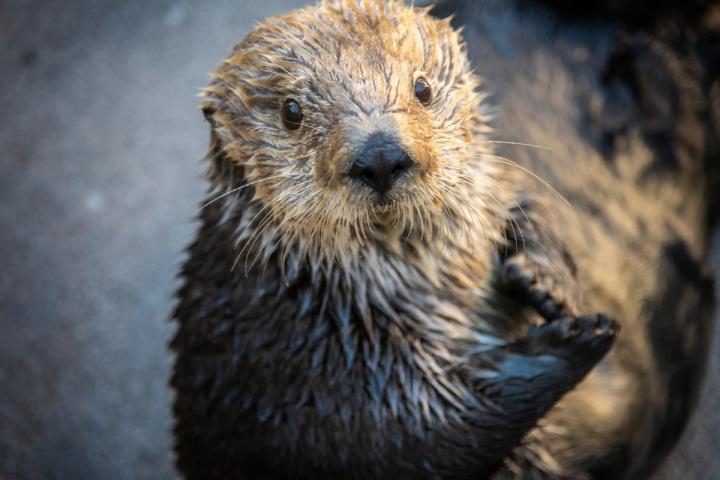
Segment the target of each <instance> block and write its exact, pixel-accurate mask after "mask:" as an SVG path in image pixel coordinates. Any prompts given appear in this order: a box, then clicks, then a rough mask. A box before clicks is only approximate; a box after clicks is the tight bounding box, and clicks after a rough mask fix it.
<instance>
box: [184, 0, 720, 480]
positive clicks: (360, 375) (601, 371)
mask: <svg viewBox="0 0 720 480" xmlns="http://www.w3.org/2000/svg"><path fill="white" fill-rule="evenodd" d="M522 5H524V6H522V7H518V8H517V9H516V7H514V6H512V5H509V4H507V3H505V4H501V3H499V2H494V1H488V2H483V3H482V4H481V5H480V4H475V3H471V2H467V3H466V4H464V3H463V2H447V3H445V4H442V5H441V6H440V7H439V10H438V11H437V12H436V13H437V14H438V15H441V14H442V13H443V12H445V13H447V12H450V11H457V10H458V9H461V10H462V15H458V17H457V18H458V19H462V22H463V23H468V24H469V25H468V28H467V29H466V31H465V38H466V40H467V42H468V47H469V54H470V56H471V58H472V61H473V64H474V66H475V68H476V70H477V72H478V73H479V74H480V75H481V76H482V77H484V78H485V79H486V80H487V83H484V84H483V86H482V89H483V91H489V92H490V93H492V95H493V97H492V100H491V103H493V104H496V105H497V108H496V110H497V119H495V120H493V121H492V122H491V125H492V127H493V129H492V131H490V132H487V131H485V130H483V129H482V128H481V127H474V129H473V130H472V133H473V135H475V139H476V141H477V142H485V141H488V142H492V141H494V140H496V139H497V140H498V141H506V142H522V143H528V144H534V145H542V146H548V147H550V148H551V150H547V149H544V148H535V147H531V146H522V145H508V144H498V145H496V146H497V147H499V148H497V149H496V151H494V152H490V151H489V150H488V151H483V152H480V153H478V155H479V156H480V158H483V156H482V155H483V154H485V155H487V156H486V157H484V158H485V160H484V161H485V162H486V163H489V162H492V161H493V160H496V161H498V162H505V160H504V159H505V158H509V159H511V160H512V161H514V162H517V163H518V164H519V165H520V166H522V168H524V169H529V170H531V171H532V172H534V173H535V174H536V175H538V176H540V177H542V178H543V179H546V180H547V182H549V183H550V184H551V185H552V186H553V187H554V188H555V189H557V190H558V191H559V194H558V193H556V192H553V191H552V190H551V189H550V188H547V186H545V185H544V184H543V183H542V182H540V181H538V180H537V179H536V178H534V177H532V176H530V175H528V174H526V173H525V172H524V171H522V170H518V169H517V168H514V167H512V166H510V165H507V164H506V163H500V164H499V165H496V167H497V168H499V169H500V170H498V171H493V172H491V173H486V172H482V173H479V174H478V175H479V176H482V175H486V174H487V175H488V177H489V178H491V180H493V179H494V180H495V181H498V182H502V183H503V185H502V186H503V187H504V188H502V189H500V190H499V191H496V192H495V193H496V195H497V198H496V199H495V200H497V202H498V203H499V204H500V205H499V206H498V207H497V208H496V207H495V206H494V207H493V209H490V207H487V208H488V209H487V210H483V208H485V207H483V208H480V207H479V206H478V207H477V208H478V211H482V212H483V213H485V214H486V215H490V214H492V216H493V218H486V220H487V223H486V224H485V225H484V227H485V228H486V229H489V232H488V231H486V230H485V229H479V228H478V230H477V231H476V232H475V233H476V235H478V236H482V237H484V238H483V241H482V243H481V245H482V246H483V247H485V248H484V249H481V250H479V251H477V252H473V254H472V255H469V254H467V252H465V250H464V248H463V247H462V244H461V243H460V242H461V237H463V236H462V235H458V238H459V239H456V240H454V241H456V242H458V245H455V244H454V243H452V242H453V240H452V239H451V238H448V239H446V240H449V242H448V245H447V246H446V248H445V249H440V250H434V249H435V248H436V246H435V244H434V243H433V241H434V240H433V238H436V237H430V238H426V237H425V236H422V235H420V234H415V233H413V231H412V230H410V229H411V228H412V227H407V228H408V229H409V230H407V232H408V233H407V235H406V236H403V235H404V234H403V235H401V236H400V238H399V239H395V237H393V235H392V228H391V227H388V226H386V227H384V228H386V229H385V230H383V227H382V225H380V226H376V227H375V228H377V230H375V231H373V232H371V234H370V236H369V237H368V238H367V239H366V244H364V247H363V248H366V250H361V251H362V252H364V254H366V256H364V257H362V260H360V261H356V260H352V261H350V263H349V264H345V265H342V264H341V263H342V260H341V261H340V262H337V261H336V260H337V258H333V261H323V262H313V260H312V258H313V257H312V255H313V252H315V250H313V248H314V246H313V245H312V244H311V245H310V246H309V247H308V248H307V249H304V248H298V249H296V250H293V246H292V245H291V246H289V247H288V246H284V245H282V244H281V243H279V242H280V240H278V239H277V238H276V237H274V236H273V235H275V233H274V232H273V231H270V232H269V233H267V234H266V235H265V236H262V235H260V234H259V235H256V236H254V235H253V233H254V232H257V231H259V230H262V227H263V226H264V225H267V224H271V223H272V222H273V221H275V220H277V218H278V217H267V215H268V214H267V212H268V209H267V208H266V207H267V203H266V201H267V200H268V198H271V197H267V196H265V197H263V195H264V194H263V192H262V190H258V188H262V185H264V183H270V182H272V180H268V181H267V182H264V183H257V186H255V185H248V184H249V183H252V181H255V178H254V177H249V175H254V174H255V171H254V170H253V168H255V169H258V168H261V167H252V168H251V167H249V166H248V165H243V164H242V162H241V160H242V159H238V158H234V157H233V155H237V150H233V149H229V148H227V147H226V144H225V142H227V141H228V138H231V134H232V133H233V132H230V130H231V129H232V125H240V127H238V128H240V129H242V128H245V127H247V125H246V124H245V123H243V122H246V120H245V119H243V118H242V116H241V115H238V113H237V112H233V114H231V113H230V111H231V110H230V107H229V106H228V104H229V103H230V102H229V100H228V103H225V100H227V99H226V98H225V97H224V96H223V95H227V94H228V93H227V92H226V93H225V94H222V93H218V92H220V91H221V90H220V88H221V87H218V86H217V85H216V86H214V87H211V89H210V90H209V92H210V93H209V97H210V98H211V101H210V102H207V103H206V105H205V108H206V114H207V116H208V118H209V120H210V121H211V124H212V125H213V134H212V137H211V149H210V155H209V156H210V160H211V168H210V171H209V178H210V181H211V183H212V184H213V190H212V191H211V193H210V194H209V197H208V201H213V200H215V199H216V198H218V197H219V195H221V194H223V192H226V191H230V190H232V189H235V188H241V187H243V186H244V185H247V187H246V188H242V189H240V190H238V191H237V192H235V193H233V194H231V195H227V196H225V197H223V198H221V199H218V200H217V201H213V202H212V203H209V204H208V205H207V206H205V207H204V208H203V209H202V210H201V213H200V220H201V226H200V230H199V232H198V235H197V238H196V240H195V241H194V242H193V244H192V245H191V246H190V248H189V259H188V261H187V262H186V264H185V266H184V267H183V270H182V276H183V280H184V285H183V287H182V288H181V290H180V291H179V293H178V298H179V302H178V306H177V309H176V313H175V317H176V319H177V321H178V332H177V334H176V336H175V338H174V340H173V342H172V348H173V350H174V351H175V352H176V365H175V370H174V374H173V378H172V385H173V387H174V388H175V390H176V392H177V396H176V402H175V414H176V419H177V422H176V429H175V433H176V451H177V461H178V466H179V469H180V471H181V472H182V474H183V475H184V476H185V477H186V478H204V479H205V478H207V479H213V478H218V479H220V478H222V479H225V478H248V479H254V478H257V479H265V478H268V479H272V478H298V479H299V478H398V479H401V478H402V479H404V478H472V479H477V478H497V479H505V478H523V479H525V478H530V479H532V478H573V479H575V478H578V479H582V478H613V479H614V478H632V479H635V478H643V477H645V476H647V475H648V474H649V473H650V472H651V471H652V470H653V469H654V468H655V467H656V466H657V464H658V462H659V461H660V460H661V459H662V458H663V456H664V455H665V454H666V453H667V451H668V450H669V449H670V448H671V447H672V445H673V444H674V442H675V440H676V439H677V437H678V435H679V433H680V431H681V430H682V427H683V425H684V423H685V420H686V417H687V415H688V412H689V411H690V409H691V408H692V405H693V403H694V401H695V396H696V392H697V388H698V385H699V383H700V379H701V378H702V372H703V365H704V359H705V356H706V355H705V354H706V350H707V340H708V339H709V338H710V335H709V331H710V329H711V327H712V325H711V319H712V309H713V306H714V305H713V297H712V280H711V279H710V276H709V274H708V273H707V270H706V268H705V265H704V262H705V260H706V254H707V230H708V225H709V222H708V220H707V219H708V218H709V217H711V215H710V213H709V207H708V205H709V202H710V201H711V200H708V198H710V195H709V193H708V192H709V191H711V188H712V187H711V186H710V185H708V184H707V183H705V182H712V181H713V176H712V175H713V174H712V172H713V171H714V170H713V168H714V167H715V165H716V163H715V160H714V159H715V158H716V157H714V155H716V153H717V151H716V150H714V148H715V145H716V143H713V142H715V141H716V140H715V137H713V135H715V132H714V131H713V130H712V126H711V125H708V120H707V115H708V113H707V112H706V111H705V110H704V109H702V108H699V107H697V105H698V104H699V102H695V103H692V102H691V103H690V104H689V105H688V104H685V106H683V105H684V104H683V103H682V101H681V100H680V97H682V95H680V94H679V93H678V102H680V103H679V106H677V108H678V109H679V110H680V111H679V112H678V111H676V110H674V109H672V108H670V109H665V108H661V107H662V106H660V107H658V106H657V105H656V104H655V103H653V102H654V101H655V97H653V96H647V98H645V97H643V94H645V93H646V92H648V91H651V90H652V88H653V86H655V87H657V83H658V82H660V83H661V82H662V81H663V80H667V82H669V84H673V85H677V88H678V89H680V91H684V90H687V89H691V90H693V92H694V93H695V94H696V95H699V96H701V97H702V96H703V95H706V96H710V95H712V93H711V91H712V82H706V81H705V80H703V79H704V78H705V77H704V76H703V75H704V73H703V70H702V68H700V67H698V69H696V70H693V71H690V72H685V71H684V70H682V67H683V65H682V64H681V65H679V66H678V65H677V64H676V63H675V62H673V61H670V60H668V63H669V64H671V65H673V66H677V68H680V69H681V70H680V73H682V74H687V76H688V78H685V77H683V79H682V81H677V82H676V80H677V76H678V75H679V74H680V73H678V71H674V70H673V71H670V72H666V71H665V70H663V69H662V68H658V69H656V70H658V71H659V72H660V74H654V75H652V76H650V77H648V76H647V73H648V72H649V71H648V70H647V69H645V68H636V65H637V63H638V62H640V63H641V62H642V61H644V60H645V59H647V58H652V55H650V54H648V55H650V56H646V55H644V54H642V53H636V52H638V51H640V50H642V48H641V47H638V46H637V45H636V44H637V43H639V44H642V43H643V42H647V43H649V44H650V46H651V47H652V48H651V50H652V49H653V48H654V50H653V51H654V52H656V53H657V52H661V54H658V55H660V56H661V57H662V58H664V59H666V60H667V59H668V58H671V57H672V55H680V54H679V53H677V51H676V50H673V49H672V48H670V47H667V52H666V51H665V50H663V48H664V47H663V45H664V44H662V43H661V44H660V47H658V43H655V42H657V41H656V40H652V41H650V40H649V39H650V38H653V39H654V38H655V37H651V36H652V35H655V33H654V30H651V29H649V30H648V32H649V33H648V34H647V35H648V36H647V37H643V36H642V35H640V34H638V35H637V36H636V37H632V38H631V37H628V36H624V37H623V36H622V35H621V36H620V37H618V36H616V34H617V33H618V32H619V31H622V26H621V25H618V24H614V23H611V22H609V21H605V20H603V21H602V22H600V23H599V25H600V26H597V25H594V26H592V27H587V26H586V25H585V24H583V23H582V22H580V23H578V21H577V20H575V19H573V18H572V16H571V17H570V18H565V17H563V18H564V19H563V20H558V18H557V17H555V16H554V13H553V12H552V11H546V10H542V9H539V8H537V7H534V6H533V7H529V6H527V5H525V4H522ZM603 22H605V23H603ZM518 25H522V26H523V33H522V35H519V34H516V35H515V36H513V35H512V33H513V32H517V31H518V28H517V26H518ZM583 28H587V29H588V30H587V33H586V34H582V35H581V34H580V32H583ZM518 35H519V36H518ZM443 38H445V37H443ZM618 38H620V40H618ZM633 45H635V47H633ZM628 49H629V50H630V53H628ZM638 49H640V50H638ZM381 64H382V62H381V63H380V65H381ZM696 64H697V65H698V66H701V65H703V63H702V61H701V60H698V61H697V62H696ZM661 65H663V64H662V62H661ZM283 68H286V67H283ZM653 71H654V70H653ZM228 72H229V73H227V75H232V71H231V70H228ZM663 72H665V74H666V75H665V74H663ZM222 75H225V74H222ZM288 75H292V74H291V73H290V72H288ZM427 75H428V76H429V75H430V73H428V74H427ZM458 75H460V76H459V77H458V78H460V77H461V76H462V75H463V74H461V73H459V74H458ZM663 75H665V76H663ZM695 76H699V77H698V78H696V77H695ZM700 77H702V79H701V78H700ZM446 78H447V77H446ZM463 78H464V77H463ZM221 79H222V81H228V78H225V77H222V78H221ZM459 81H460V80H459ZM703 82H705V83H703ZM261 83H262V81H261V80H258V81H257V82H256V83H255V84H252V85H248V86H243V87H242V88H247V89H250V88H254V85H256V84H261ZM558 85H560V86H558ZM631 85H636V87H635V88H633V87H632V86H631ZM638 85H639V86H638ZM314 88H315V89H317V88H318V87H317V86H315V87H314ZM657 88H660V87H657ZM315 93H318V94H320V93H322V92H318V91H316V92H315ZM285 95H287V94H285ZM448 95H449V94H448ZM448 98H450V97H448ZM267 101H270V100H268V99H265V98H263V99H259V100H258V104H261V103H262V102H267ZM449 101H450V100H448V102H449ZM486 102H487V101H486ZM486 102H483V103H486ZM654 107H657V108H654ZM696 107H697V108H696ZM243 108H249V109H253V108H264V107H262V106H258V105H247V103H245V104H244V107H243ZM618 112H623V113H618ZM233 115H234V116H233ZM358 115H362V113H360V114H358ZM417 115H424V114H423V113H422V111H421V113H418V114H417ZM422 118H424V117H422ZM468 118H469V117H468ZM680 118H682V119H683V121H684V122H695V123H696V124H697V125H699V126H700V128H701V129H702V130H703V132H702V133H701V134H698V133H697V132H696V131H692V132H686V131H684V130H682V129H681V128H679V127H678V128H676V127H677V125H676V124H675V123H674V122H675V121H678V119H680ZM263 121H265V120H263ZM467 121H468V122H477V119H475V118H472V119H470V118H469V119H468V120H467ZM301 128H302V127H301ZM308 128H310V127H308ZM247 131H248V132H249V131H250V130H247ZM457 132H459V130H458V131H457ZM686 134H687V135H690V137H691V138H688V137H687V136H686ZM248 135H249V136H248V137H247V142H250V143H251V142H253V141H263V139H262V138H260V137H259V138H260V140H257V138H255V137H252V136H251V135H250V134H248ZM398 135H407V137H403V138H404V140H403V141H407V142H412V141H417V142H421V140H418V138H420V137H421V136H422V132H420V133H418V132H404V133H401V134H398ZM457 135H460V133H457ZM290 138H292V137H290ZM408 139H411V140H408ZM335 141H336V138H335V137H332V138H331V139H329V140H328V143H329V144H332V145H333V146H334V145H335V144H334V143H332V142H335ZM418 145H420V143H418ZM262 148H263V149H265V150H263V151H272V149H273V148H284V147H283V146H280V147H277V146H276V145H263V147H262ZM313 148H315V147H313ZM438 148H440V147H438ZM444 148H450V147H447V146H445V147H444ZM453 148H455V147H453ZM434 161H436V160H433V159H420V160H419V162H420V163H421V166H423V168H424V164H423V163H422V162H427V163H428V165H429V166H428V167H427V168H428V169H430V170H432V168H436V167H435V166H434V165H433V162H434ZM438 161H442V159H440V160H438ZM481 161H482V160H481ZM708 172H710V173H708ZM268 175H269V174H267V173H265V176H266V177H267V176H268ZM328 175H330V177H328V178H331V180H329V184H328V185H329V186H328V187H327V188H328V189H330V188H344V187H337V186H334V187H333V186H332V182H333V181H334V180H333V178H334V177H331V175H332V172H331V173H328ZM260 178H262V176H260ZM251 180H252V181H251ZM352 188H355V187H352ZM560 195H562V197H564V198H566V199H567V200H568V201H569V205H568V204H567V203H565V202H564V200H562V199H561V198H560ZM401 200H402V199H400V200H396V201H398V202H399V201H401ZM448 201H449V202H452V199H449V200H448ZM467 201H468V202H471V203H472V202H476V201H477V200H476V199H475V198H470V197H468V199H467ZM453 205H454V204H452V203H450V207H449V208H455V207H454V206H453ZM500 207H501V208H500ZM457 208H460V207H457ZM281 213H282V212H281ZM276 215H277V214H276ZM428 215H429V214H428ZM266 217H267V219H266ZM308 221H309V222H312V221H313V220H312V219H310V220H308ZM424 221H427V222H428V223H429V222H431V221H432V220H431V219H427V218H425V219H424ZM263 222H265V223H263ZM239 225H242V226H249V228H244V229H239V228H238V227H239ZM298 228H300V227H298ZM338 228H342V227H338ZM416 228H417V227H416ZM278 231H281V229H280V230H278ZM310 232H311V233H312V232H314V231H313V230H310ZM442 232H443V230H442V227H438V230H437V232H435V234H436V235H442V234H443V233H442ZM338 235H343V232H342V231H340V232H339V233H338ZM348 238H350V237H348ZM390 239H395V240H397V243H392V244H391V243H390ZM312 240H313V239H312V238H311V239H309V240H308V242H311V241H312ZM393 242H394V240H393ZM340 246H341V245H340ZM337 247H338V245H334V244H333V245H332V248H333V249H335V248H337ZM329 248H330V247H329ZM423 249H427V250H428V252H430V255H431V257H433V258H429V259H425V258H424V257H423V256H422V253H423V252H422V251H421V250H423ZM335 253H336V252H335ZM239 254H240V258H239V259H238V256H239ZM243 255H244V256H243ZM304 255H309V256H304ZM238 260H239V261H238ZM443 262H448V264H449V265H451V266H456V267H457V268H447V269H442V268H441V267H442V265H443V264H444V263H443ZM453 262H457V264H454V263H453ZM438 265H440V266H438ZM434 275H437V278H436V277H434ZM599 312H603V313H599ZM613 318H616V319H617V323H616V321H615V320H613ZM616 337H617V338H616ZM611 347H612V348H611ZM608 351H609V353H608Z"/></svg>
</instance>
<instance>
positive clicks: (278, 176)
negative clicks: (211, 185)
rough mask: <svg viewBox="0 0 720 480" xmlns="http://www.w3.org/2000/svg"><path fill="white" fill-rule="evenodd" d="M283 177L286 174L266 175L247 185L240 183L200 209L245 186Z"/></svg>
mask: <svg viewBox="0 0 720 480" xmlns="http://www.w3.org/2000/svg"><path fill="white" fill-rule="evenodd" d="M281 177H285V175H272V176H270V177H265V178H261V179H259V180H255V181H253V182H250V183H246V184H245V185H240V186H239V187H236V188H233V189H232V190H230V191H227V192H225V193H223V194H222V195H220V196H218V197H215V198H213V199H212V200H210V201H209V202H207V203H205V204H203V205H202V206H201V207H200V210H202V209H203V208H205V207H208V206H210V205H212V204H213V203H215V202H217V201H218V200H220V199H222V198H225V197H227V196H228V195H232V194H233V193H235V192H239V191H240V190H243V189H244V188H247V187H250V186H252V185H256V184H258V183H260V182H265V181H267V180H273V179H275V178H281Z"/></svg>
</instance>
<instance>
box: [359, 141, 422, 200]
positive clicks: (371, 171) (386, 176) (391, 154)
mask: <svg viewBox="0 0 720 480" xmlns="http://www.w3.org/2000/svg"><path fill="white" fill-rule="evenodd" d="M413 164H414V162H413V161H412V159H411V158H410V156H409V155H408V154H407V152H406V151H405V150H404V149H403V148H402V147H401V146H400V145H399V144H398V142H397V141H395V140H393V139H391V138H389V137H387V136H386V135H384V134H382V133H375V134H373V135H371V136H370V138H368V140H367V142H365V145H363V147H362V149H361V150H360V153H359V154H358V156H357V157H355V161H353V164H352V166H351V167H350V171H349V172H348V175H349V176H350V178H354V179H357V180H360V181H361V182H363V183H365V184H366V185H368V186H369V187H370V188H372V189H373V190H375V191H376V192H377V193H379V194H380V195H383V194H385V193H387V192H388V191H389V190H390V189H391V188H392V187H393V185H394V184H395V182H396V181H397V179H398V178H400V176H401V175H402V174H403V173H405V172H406V171H408V170H410V168H411V167H412V166H413Z"/></svg>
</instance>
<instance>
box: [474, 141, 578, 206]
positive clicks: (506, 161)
mask: <svg viewBox="0 0 720 480" xmlns="http://www.w3.org/2000/svg"><path fill="white" fill-rule="evenodd" d="M481 155H483V156H486V157H490V160H491V161H495V162H498V163H502V164H503V165H508V166H510V167H514V168H517V169H518V170H521V171H523V172H525V173H527V174H528V175H530V176H532V177H533V178H534V179H536V180H538V181H539V182H541V183H542V184H543V185H544V186H545V187H546V188H547V189H548V190H550V192H552V193H553V194H554V195H555V196H557V197H558V198H559V199H560V200H562V201H563V202H565V203H566V204H567V205H568V206H569V207H571V206H572V205H571V204H570V202H569V201H568V200H567V199H566V198H565V197H563V196H562V195H561V194H560V192H558V191H557V190H556V189H555V188H554V187H553V186H552V185H550V183H549V182H548V181H547V180H545V179H544V178H542V177H540V176H539V175H537V174H536V173H535V172H533V171H531V170H528V169H527V168H525V167H523V166H522V165H518V164H517V163H515V162H513V161H512V160H510V159H508V158H505V157H501V156H500V155H492V154H490V153H481Z"/></svg>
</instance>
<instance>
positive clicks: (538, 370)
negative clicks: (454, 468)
mask: <svg viewBox="0 0 720 480" xmlns="http://www.w3.org/2000/svg"><path fill="white" fill-rule="evenodd" d="M617 331H618V326H617V324H616V323H615V321H613V320H612V319H610V318H608V317H606V316H604V315H593V316H579V317H575V318H571V319H553V321H551V322H549V323H546V324H544V325H540V326H531V327H530V328H529V330H528V331H527V334H526V335H525V336H523V337H521V338H519V339H517V340H515V341H513V342H511V343H508V344H506V345H504V346H502V347H498V348H494V349H492V350H489V351H485V352H478V353H476V354H474V355H473V356H472V357H471V358H470V359H469V361H468V363H467V364H466V367H467V370H466V372H467V375H468V377H467V379H468V380H469V381H470V382H471V384H472V385H473V386H474V388H475V392H476V394H477V398H478V399H479V401H480V403H481V405H482V408H481V409H480V411H479V413H478V415H477V417H476V418H477V427H478V428H479V429H483V430H484V431H488V432H491V435H489V441H488V444H487V445H484V446H483V447H484V448H483V453H484V454H486V455H488V457H487V458H488V468H489V470H488V471H487V472H483V473H485V474H490V473H491V471H492V469H494V468H495V467H497V466H498V465H497V464H492V460H496V461H497V462H498V463H499V462H500V461H501V460H502V458H503V457H505V456H506V455H508V454H510V452H511V450H512V449H513V448H514V447H516V446H518V445H519V444H520V442H521V441H522V439H523V437H524V436H525V434H526V433H527V432H528V431H529V430H530V429H531V428H533V427H534V426H535V424H536V423H537V421H538V420H539V419H540V418H542V417H543V416H544V415H545V413H546V412H547V411H548V410H549V409H550V408H551V407H552V406H553V405H555V403H556V402H557V401H558V400H559V399H560V398H561V397H562V396H563V395H564V394H565V393H567V392H568V391H570V390H571V389H572V388H573V387H574V386H575V385H576V384H577V383H578V382H580V381H581V380H582V379H583V378H584V377H585V375H586V374H587V373H588V372H589V371H590V370H591V369H592V368H593V367H594V366H595V365H596V364H597V363H598V362H599V361H600V360H601V359H602V358H603V357H604V356H605V354H606V353H607V352H608V350H609V349H610V347H611V345H612V343H613V341H614V339H615V334H616V332H617ZM490 464H492V465H490Z"/></svg>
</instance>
